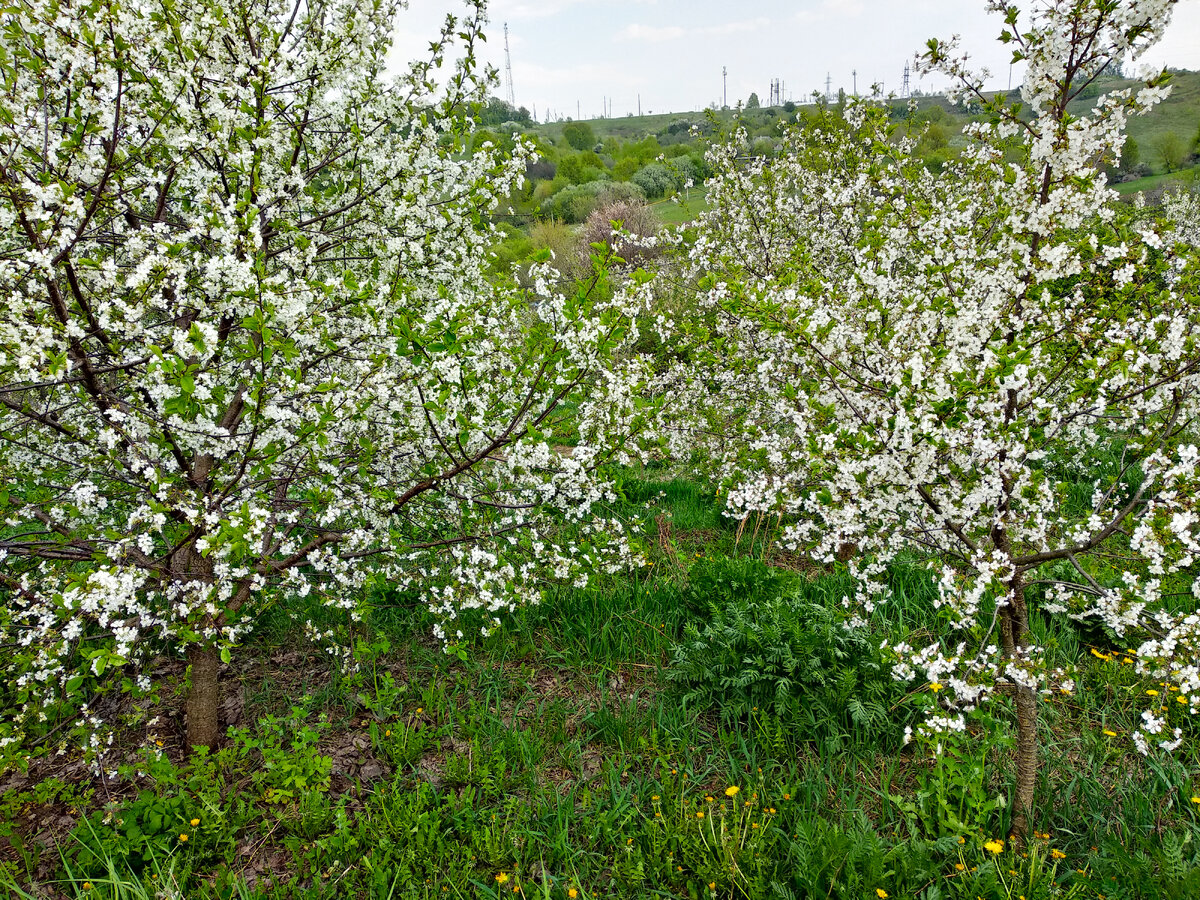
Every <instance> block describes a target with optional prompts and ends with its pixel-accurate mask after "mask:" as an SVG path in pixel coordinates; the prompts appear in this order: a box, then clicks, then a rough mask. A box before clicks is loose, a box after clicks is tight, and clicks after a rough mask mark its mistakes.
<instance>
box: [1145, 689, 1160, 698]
mask: <svg viewBox="0 0 1200 900" xmlns="http://www.w3.org/2000/svg"><path fill="white" fill-rule="evenodd" d="M1146 696H1147V697H1157V696H1158V691H1156V690H1154V688H1151V689H1150V690H1148V691H1146Z"/></svg>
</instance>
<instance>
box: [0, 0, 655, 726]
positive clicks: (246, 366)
mask: <svg viewBox="0 0 1200 900" xmlns="http://www.w3.org/2000/svg"><path fill="white" fill-rule="evenodd" d="M402 5H403V4H400V3H397V2H382V3H374V4H372V3H367V4H363V3H358V2H354V0H330V2H323V3H317V4H311V3H304V2H294V3H293V2H284V0H267V2H263V3H250V2H246V0H182V2H180V3H175V4H168V5H163V4H160V3H154V2H146V0H128V2H126V0H122V2H116V0H98V2H96V3H92V4H86V5H82V6H81V5H70V4H62V3H61V2H59V0H30V2H28V3H22V4H21V5H20V7H19V9H15V11H12V12H10V13H9V14H8V15H7V17H6V24H5V42H6V46H5V49H4V53H3V60H2V62H0V64H2V66H3V70H4V73H5V79H4V80H5V89H4V93H3V96H2V97H0V105H2V115H0V161H2V162H0V296H2V297H3V301H2V303H0V521H2V522H3V526H2V529H3V530H0V594H2V595H3V596H4V598H5V604H4V608H3V610H0V643H4V644H6V645H9V644H10V643H15V644H16V645H18V646H19V647H20V648H21V650H20V651H19V652H18V653H16V654H15V655H12V656H10V657H9V658H8V659H6V661H5V664H4V665H5V667H6V668H7V671H8V674H9V675H10V676H11V677H12V678H13V679H14V682H15V684H16V685H18V687H19V689H20V690H21V691H22V698H23V700H24V704H25V705H24V716H25V718H24V719H23V720H21V721H18V722H16V723H8V724H5V725H0V739H3V740H4V741H5V744H6V745H12V744H14V743H15V742H18V740H17V739H18V738H20V737H21V736H22V734H23V733H25V732H24V731H23V730H24V729H25V728H26V726H27V725H28V724H29V723H30V722H36V721H37V720H38V719H40V718H44V716H45V715H46V710H48V709H54V710H55V711H56V714H61V712H62V710H63V709H64V708H65V706H64V701H68V705H69V701H71V700H72V698H77V696H78V692H79V690H80V689H81V685H84V682H86V685H84V686H85V687H86V686H88V685H90V686H91V688H94V687H98V686H99V685H100V683H101V679H103V677H104V676H105V672H106V671H109V672H111V671H113V670H125V671H128V669H132V668H133V665H134V664H135V663H137V662H139V661H145V660H147V659H150V658H152V657H153V656H154V654H156V653H160V652H162V651H163V650H164V649H165V650H167V651H170V652H179V651H180V650H182V649H184V648H186V647H188V646H189V645H194V644H201V645H205V646H209V647H221V648H223V649H224V650H229V649H230V648H233V647H235V646H236V645H237V644H238V642H239V640H240V639H241V638H242V637H243V636H244V635H245V633H246V631H247V629H248V628H249V627H250V626H251V625H252V623H253V621H254V619H255V617H256V616H257V615H258V613H259V612H260V611H261V610H262V609H264V608H265V607H266V606H267V605H269V604H273V603H279V602H284V603H287V602H290V601H293V600H295V601H298V602H301V601H303V598H305V597H306V596H308V595H309V594H314V596H318V597H320V598H322V599H323V600H324V602H327V603H329V604H331V605H334V606H336V607H343V608H346V609H347V610H350V611H351V612H353V610H354V608H355V607H356V605H357V604H358V603H359V602H360V600H361V596H362V587H363V584H364V581H365V580H366V579H367V578H368V577H374V576H377V575H378V574H379V573H382V574H383V576H385V577H390V578H392V579H394V580H395V581H397V582H398V583H400V584H402V585H414V586H417V587H418V588H420V589H421V590H423V591H424V590H425V588H424V585H425V584H426V583H427V582H429V581H430V580H432V582H433V583H435V584H436V585H437V587H435V588H430V589H429V590H428V594H427V596H426V598H425V599H426V600H427V602H428V603H429V605H430V606H431V607H432V608H433V609H435V610H436V611H437V612H438V613H440V614H441V615H442V616H443V618H444V619H445V620H448V621H452V620H454V619H455V618H456V617H457V616H458V614H459V613H460V611H461V610H463V609H465V608H471V609H474V608H479V609H483V610H486V611H487V613H489V614H495V613H497V612H499V611H500V610H502V609H507V608H510V607H511V606H512V605H513V604H514V603H518V602H527V601H531V600H533V599H535V598H536V592H537V585H538V583H539V579H540V578H542V577H543V576H544V574H545V573H546V572H547V570H549V571H550V572H551V573H553V574H556V575H558V576H561V577H565V578H571V579H582V578H584V577H586V573H587V572H589V571H596V570H597V567H612V566H616V565H621V564H624V562H626V561H628V559H629V554H628V549H627V547H626V545H625V542H624V540H623V538H622V535H621V533H620V530H619V529H615V528H613V527H609V526H611V525H612V523H607V524H606V526H605V527H599V526H597V525H596V524H595V523H591V524H588V525H583V526H580V525H577V524H576V523H579V522H581V521H584V520H585V517H586V516H587V514H588V513H589V511H590V510H591V508H592V506H593V505H594V504H596V503H597V501H600V500H602V499H605V498H610V499H611V498H612V496H613V495H612V493H611V489H610V488H609V486H608V484H607V482H606V481H605V479H604V477H603V475H602V470H603V468H604V467H605V465H607V464H608V463H610V462H614V461H621V460H622V459H625V460H627V459H629V458H630V455H631V454H634V455H636V454H637V453H638V452H639V451H638V450H637V449H636V445H635V442H633V441H631V440H630V436H631V435H632V434H634V433H636V432H637V431H638V430H639V429H640V428H641V427H642V426H643V425H644V422H645V421H646V417H645V415H644V413H643V412H642V407H643V405H644V401H643V399H642V392H640V391H639V390H638V389H637V384H638V382H639V380H640V379H641V374H640V372H641V370H640V367H639V364H638V363H637V361H636V359H634V358H633V356H632V355H631V354H626V353H622V352H621V348H622V347H623V345H624V342H626V341H628V340H630V339H632V338H633V337H635V336H636V333H635V331H634V330H633V328H632V323H631V315H632V313H633V312H634V310H635V307H636V304H637V300H636V299H635V298H631V297H628V296H625V295H623V294H620V293H618V295H617V296H616V297H615V298H611V299H610V298H609V296H608V294H607V293H606V292H601V291H589V290H587V289H582V290H581V291H580V292H579V293H578V294H576V295H573V296H561V295H557V294H554V293H552V292H550V291H548V290H545V291H542V292H540V293H536V292H525V291H516V290H506V289H501V288H497V287H495V286H493V285H492V284H491V283H490V282H489V280H488V279H487V277H486V274H485V273H486V253H487V247H488V244H489V242H490V241H491V240H492V235H491V232H490V229H489V227H488V226H487V225H486V222H487V216H488V215H489V213H491V212H492V211H493V210H494V209H495V208H496V207H497V205H498V203H499V202H500V200H501V198H503V197H505V196H507V195H508V193H509V192H510V191H511V190H512V189H513V188H514V187H515V186H517V185H518V184H519V183H520V180H521V178H522V177H523V173H524V170H525V165H526V162H527V160H528V158H529V156H530V153H531V151H530V149H529V148H528V147H526V146H525V145H523V144H518V146H517V149H516V150H515V151H514V152H513V153H512V154H511V155H509V156H508V157H503V156H501V155H499V154H497V153H494V152H491V151H487V150H485V151H483V152H476V153H474V154H467V153H465V152H463V151H464V147H465V145H466V139H468V138H469V131H470V129H471V127H472V123H471V120H470V119H469V118H464V117H463V115H462V109H463V108H464V107H465V106H466V105H467V104H469V103H470V102H474V101H477V100H479V99H481V97H482V91H483V89H484V87H485V81H484V80H483V79H480V78H477V77H476V75H475V74H474V71H473V69H474V55H473V50H472V48H471V46H470V42H472V41H473V40H475V39H476V38H477V37H478V35H479V28H480V27H481V21H482V6H483V4H482V3H476V4H474V7H475V10H474V18H470V19H469V20H468V21H466V22H462V23H459V24H456V23H454V22H450V23H449V24H448V25H447V26H446V29H445V33H444V34H443V35H442V39H441V40H440V41H438V42H436V43H435V45H434V51H433V57H432V58H431V59H430V60H428V61H427V62H426V63H425V64H418V65H414V66H413V67H412V69H411V70H410V71H409V72H408V73H406V74H405V75H404V76H402V77H400V78H398V79H397V78H394V77H391V76H389V75H388V74H387V72H386V71H385V54H386V52H387V50H388V47H389V45H390V34H391V29H392V27H393V24H394V20H395V18H396V14H397V13H398V12H399V10H400V7H401V6H402ZM455 34H459V35H460V36H461V37H463V38H464V39H465V40H466V41H467V42H468V46H467V48H466V54H465V57H464V59H463V60H462V61H460V64H459V66H458V67H457V69H456V71H455V74H454V75H453V76H452V78H451V79H450V83H449V85H448V86H447V87H446V89H445V90H444V91H438V90H437V89H436V88H435V86H434V84H433V83H432V81H431V73H432V72H433V71H435V69H436V66H437V64H438V63H439V62H440V60H441V58H442V56H443V54H445V53H446V52H447V48H448V47H450V46H451V45H452V43H453V42H454V40H455V38H454V35H455ZM567 410H570V413H569V415H570V422H568V423H567V424H572V423H573V424H575V425H577V426H578V435H579V441H578V446H577V447H575V448H574V449H573V451H572V452H561V448H559V447H557V446H555V444H554V436H553V435H554V433H555V429H557V428H560V427H563V426H564V422H566V421H567V419H566V417H567V412H565V411H567ZM613 448H619V449H616V450H614V449H613ZM563 523H567V524H568V525H569V526H570V528H566V527H564V525H563ZM561 535H568V536H566V537H562V536H561ZM132 683H134V684H138V683H139V682H132ZM91 688H88V689H91Z"/></svg>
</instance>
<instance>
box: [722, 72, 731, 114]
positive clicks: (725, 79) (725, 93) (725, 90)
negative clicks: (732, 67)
mask: <svg viewBox="0 0 1200 900" xmlns="http://www.w3.org/2000/svg"><path fill="white" fill-rule="evenodd" d="M721 107H722V108H723V109H727V108H728V107H729V69H727V68H726V67H725V66H721Z"/></svg>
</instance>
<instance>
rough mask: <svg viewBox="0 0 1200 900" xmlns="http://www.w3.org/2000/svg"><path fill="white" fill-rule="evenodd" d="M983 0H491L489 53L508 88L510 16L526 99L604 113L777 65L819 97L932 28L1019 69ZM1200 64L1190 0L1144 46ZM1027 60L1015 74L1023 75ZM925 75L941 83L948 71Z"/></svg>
mask: <svg viewBox="0 0 1200 900" xmlns="http://www.w3.org/2000/svg"><path fill="white" fill-rule="evenodd" d="M983 5H984V4H983V2H982V0H740V2H738V0H735V2H728V0H726V2H717V0H491V2H490V4H489V20H490V22H489V25H488V28H487V38H488V41H487V44H486V45H485V50H484V56H485V61H487V62H490V63H491V64H492V65H494V66H496V68H497V69H499V70H500V77H501V81H500V84H498V85H497V86H496V88H495V89H494V93H495V94H496V95H497V96H500V97H504V96H505V94H506V87H505V83H504V80H503V79H504V24H505V23H507V24H508V32H509V37H508V40H509V46H510V48H511V51H512V72H513V90H514V94H515V97H516V101H517V105H518V106H525V107H527V108H528V109H530V110H531V111H536V114H537V116H538V119H539V120H544V119H545V118H546V115H547V113H548V112H549V113H552V114H555V115H561V116H564V117H565V116H572V117H575V116H582V117H583V118H585V119H587V118H593V117H596V116H599V115H601V113H602V111H603V110H604V108H605V104H606V103H608V105H609V108H610V110H611V114H612V115H614V116H624V115H626V114H627V113H636V112H637V111H638V103H639V97H640V102H641V109H642V111H643V112H647V113H648V112H651V111H653V112H685V111H688V110H697V109H703V108H704V107H706V106H708V105H710V104H712V103H714V102H715V103H717V104H720V102H721V100H722V88H723V84H722V68H723V67H724V68H726V69H728V100H729V105H730V106H732V105H734V104H735V103H736V102H737V101H738V100H742V101H744V100H745V99H746V98H747V97H749V95H750V92H751V91H754V92H756V93H757V94H758V96H759V98H760V99H761V100H762V102H763V103H764V104H766V102H767V99H768V92H769V90H770V84H771V80H772V79H776V78H778V79H780V80H781V81H782V82H783V84H784V99H785V100H786V99H789V98H790V99H793V100H796V101H797V102H801V101H804V100H807V99H808V98H809V97H810V96H811V94H812V92H813V91H814V90H821V91H823V90H824V89H825V79H826V77H827V75H828V76H829V77H830V78H831V79H832V88H833V91H834V92H836V91H837V89H838V88H839V87H841V88H845V89H846V91H847V92H849V91H851V90H852V88H853V86H854V82H855V77H854V75H853V73H854V72H855V71H857V73H858V75H857V85H858V90H859V92H860V93H866V92H867V91H868V90H869V89H870V86H871V85H872V84H875V83H882V84H883V89H884V91H885V92H892V91H895V92H897V93H899V91H900V89H901V86H902V82H903V78H904V64H905V62H906V61H911V60H912V58H913V54H914V53H916V52H917V51H919V50H921V49H922V48H923V47H924V45H925V42H926V41H927V40H928V39H929V38H930V37H935V36H936V37H949V36H951V35H953V34H959V35H961V36H962V41H963V47H964V49H965V50H967V51H968V52H970V54H971V58H972V59H973V60H976V61H977V63H978V65H979V66H987V67H989V68H990V69H991V70H992V73H993V77H992V80H991V83H990V84H991V86H992V87H996V88H1003V87H1006V86H1007V83H1008V78H1009V67H1008V60H1009V55H1010V54H1009V53H1008V52H1006V51H1005V49H1004V47H1003V46H1002V45H1001V44H999V43H998V42H997V41H996V40H995V38H996V35H998V34H999V32H1000V28H1001V25H1002V23H1001V20H1000V19H999V18H998V17H996V16H989V15H988V14H987V13H986V12H984V9H983ZM464 9H465V7H464V5H463V2H462V0H410V4H409V9H408V11H407V12H405V13H402V14H401V16H400V19H399V22H398V25H397V39H396V47H395V51H394V58H395V59H396V60H408V59H413V58H416V57H418V56H420V55H421V54H422V53H424V52H426V50H427V47H428V44H429V41H430V40H432V39H433V38H434V37H435V36H436V34H437V31H438V28H439V26H440V24H441V22H442V20H443V19H444V18H445V16H446V14H447V13H448V12H454V13H459V14H461V13H462V12H463V11H464ZM1142 62H1143V63H1149V64H1154V65H1158V66H1161V65H1164V64H1166V65H1171V66H1175V67H1179V68H1187V69H1200V0H1182V2H1181V3H1179V5H1178V6H1177V7H1176V11H1175V15H1174V19H1173V21H1172V24H1171V27H1170V29H1169V30H1168V32H1167V35H1166V38H1165V39H1164V40H1163V42H1162V43H1161V44H1159V45H1158V46H1157V47H1155V48H1154V49H1153V50H1152V51H1151V52H1150V53H1149V54H1147V56H1146V57H1144V58H1143V60H1142ZM1020 74H1021V73H1020V70H1019V69H1018V70H1016V71H1015V72H1014V74H1013V79H1014V86H1015V85H1016V84H1017V83H1018V82H1019V81H1020ZM911 83H912V87H913V88H914V89H920V90H923V91H926V92H929V91H932V90H940V89H941V88H943V87H944V86H945V85H944V83H942V82H938V81H931V80H929V79H926V80H924V81H920V80H918V78H917V76H916V75H915V73H914V74H913V76H912V82H911Z"/></svg>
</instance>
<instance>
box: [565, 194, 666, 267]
mask: <svg viewBox="0 0 1200 900" xmlns="http://www.w3.org/2000/svg"><path fill="white" fill-rule="evenodd" d="M622 187H627V188H628V187H633V185H628V184H625V185H622ZM613 223H616V224H617V225H618V226H619V229H620V232H627V233H628V234H629V235H632V236H633V238H632V239H631V238H630V237H627V236H625V235H624V234H620V233H618V232H617V231H614V229H613ZM658 229H659V221H658V217H657V216H655V215H654V210H652V209H650V207H649V206H647V205H646V201H645V199H643V198H642V197H640V196H638V197H633V198H627V199H626V198H623V199H616V198H614V197H611V195H608V196H606V200H605V202H604V203H602V204H601V205H600V206H598V207H597V208H596V209H595V210H594V211H593V212H592V214H591V215H590V216H588V219H587V222H585V223H584V226H583V238H582V243H583V251H584V252H585V253H587V252H588V250H589V248H590V246H591V245H592V244H600V243H602V244H606V245H608V247H609V249H610V250H612V251H613V252H614V253H616V254H617V256H619V257H621V258H622V259H623V260H625V264H626V266H628V267H629V268H637V267H638V266H641V265H644V264H645V263H646V262H647V261H649V260H651V259H654V258H655V257H656V256H658V248H657V247H656V246H653V245H649V244H647V243H644V242H643V241H644V239H646V238H652V237H654V235H656V234H657V233H658ZM639 239H642V240H639Z"/></svg>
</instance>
